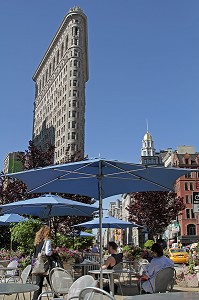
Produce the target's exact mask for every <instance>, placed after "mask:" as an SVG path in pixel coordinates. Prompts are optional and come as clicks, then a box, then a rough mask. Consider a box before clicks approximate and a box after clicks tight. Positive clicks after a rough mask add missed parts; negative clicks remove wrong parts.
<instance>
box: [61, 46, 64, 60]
mask: <svg viewBox="0 0 199 300" xmlns="http://www.w3.org/2000/svg"><path fill="white" fill-rule="evenodd" d="M63 55H64V43H62V45H61V57H62V56H63Z"/></svg>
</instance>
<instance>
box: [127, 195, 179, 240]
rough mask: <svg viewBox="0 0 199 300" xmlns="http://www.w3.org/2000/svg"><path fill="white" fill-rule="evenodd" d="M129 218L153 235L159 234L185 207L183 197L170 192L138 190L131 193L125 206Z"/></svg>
mask: <svg viewBox="0 0 199 300" xmlns="http://www.w3.org/2000/svg"><path fill="white" fill-rule="evenodd" d="M126 209H127V210H128V211H129V220H130V221H132V222H135V223H137V224H139V225H142V226H144V227H146V228H147V229H148V230H149V232H150V233H151V234H153V235H155V234H161V233H162V232H163V231H164V230H165V228H166V227H167V226H168V225H169V224H170V223H171V221H172V220H175V219H176V217H177V215H178V214H180V212H181V211H182V210H184V209H185V205H184V203H183V198H181V197H176V194H175V193H172V192H139V193H132V194H131V202H130V204H129V205H128V207H127V208H126Z"/></svg>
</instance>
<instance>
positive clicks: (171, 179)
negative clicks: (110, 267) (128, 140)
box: [8, 158, 197, 287]
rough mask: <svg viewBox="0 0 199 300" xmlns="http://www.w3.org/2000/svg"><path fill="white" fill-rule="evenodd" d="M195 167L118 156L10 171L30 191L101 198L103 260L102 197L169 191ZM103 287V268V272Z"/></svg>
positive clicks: (100, 229) (100, 233)
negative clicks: (121, 159)
mask: <svg viewBox="0 0 199 300" xmlns="http://www.w3.org/2000/svg"><path fill="white" fill-rule="evenodd" d="M193 171H197V170H192V169H181V168H165V167H160V166H149V165H147V166H145V165H141V164H133V163H127V162H119V161H115V160H106V159H102V158H99V159H93V160H84V161H79V162H74V163H68V164H63V165H53V166H49V167H45V168H39V169H32V170H28V171H24V172H19V173H13V174H8V176H9V177H12V178H17V179H19V180H22V181H23V182H24V183H26V185H27V187H28V191H29V192H30V193H39V192H40V193H44V192H60V193H68V194H79V195H85V196H90V197H93V198H95V199H97V200H99V218H100V225H99V236H100V261H101V264H102V200H103V199H104V198H107V197H110V196H113V195H118V194H122V193H130V192H144V191H148V192H149V191H170V190H173V189H174V183H175V180H176V179H177V178H179V177H180V176H182V175H185V174H188V173H191V172H193ZM100 286H101V287H102V272H101V274H100Z"/></svg>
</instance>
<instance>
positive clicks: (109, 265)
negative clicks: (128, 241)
mask: <svg viewBox="0 0 199 300" xmlns="http://www.w3.org/2000/svg"><path fill="white" fill-rule="evenodd" d="M108 252H109V253H110V256H109V257H108V258H107V260H106V261H105V263H104V264H103V265H102V269H103V270H104V269H109V270H110V269H113V267H114V266H115V265H117V264H119V263H120V262H122V258H123V253H117V244H116V243H115V242H109V243H108ZM104 277H107V276H104ZM103 289H104V290H105V291H106V292H108V293H109V292H110V287H109V284H107V285H105V286H104V287H103ZM117 289H118V286H117V285H116V284H115V283H114V293H115V294H117Z"/></svg>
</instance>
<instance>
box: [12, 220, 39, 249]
mask: <svg viewBox="0 0 199 300" xmlns="http://www.w3.org/2000/svg"><path fill="white" fill-rule="evenodd" d="M41 225H42V222H41V220H39V219H32V218H30V219H29V220H27V221H23V222H19V223H18V224H15V225H14V226H12V227H11V229H10V231H11V239H12V242H13V243H15V244H16V245H17V249H18V250H19V251H20V252H21V253H23V254H29V253H32V252H33V249H34V239H35V234H36V232H37V231H38V230H39V229H40V228H41Z"/></svg>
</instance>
